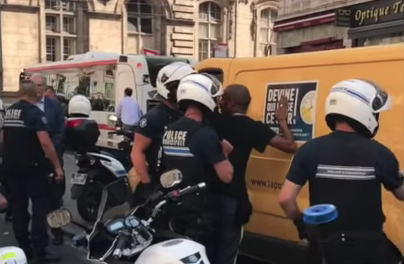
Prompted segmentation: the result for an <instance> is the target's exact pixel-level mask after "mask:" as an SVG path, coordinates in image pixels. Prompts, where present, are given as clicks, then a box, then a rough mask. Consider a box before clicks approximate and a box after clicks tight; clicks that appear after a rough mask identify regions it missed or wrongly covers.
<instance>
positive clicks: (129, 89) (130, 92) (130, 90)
mask: <svg viewBox="0 0 404 264" xmlns="http://www.w3.org/2000/svg"><path fill="white" fill-rule="evenodd" d="M124 93H125V95H126V96H132V93H133V90H132V88H129V87H128V88H125V91H124Z"/></svg>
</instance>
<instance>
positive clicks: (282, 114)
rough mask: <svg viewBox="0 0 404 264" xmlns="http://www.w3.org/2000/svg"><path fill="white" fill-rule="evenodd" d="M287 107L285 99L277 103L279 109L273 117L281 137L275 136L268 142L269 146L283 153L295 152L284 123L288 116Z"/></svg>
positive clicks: (290, 133)
mask: <svg viewBox="0 0 404 264" xmlns="http://www.w3.org/2000/svg"><path fill="white" fill-rule="evenodd" d="M287 107H288V101H287V98H286V97H282V98H281V101H280V102H279V107H278V109H276V113H275V117H276V119H277V121H278V126H279V129H280V130H281V132H282V136H279V135H276V136H274V137H272V138H271V139H270V141H269V145H271V146H272V147H274V148H277V149H279V150H282V151H284V152H288V153H293V152H295V151H296V143H295V140H294V139H293V135H292V132H291V131H290V129H289V126H288V123H287V121H286V120H287V114H288V113H287Z"/></svg>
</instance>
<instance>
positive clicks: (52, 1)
mask: <svg viewBox="0 0 404 264" xmlns="http://www.w3.org/2000/svg"><path fill="white" fill-rule="evenodd" d="M58 2H59V1H58V0H45V8H46V9H55V10H57V6H58Z"/></svg>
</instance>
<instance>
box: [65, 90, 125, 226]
mask: <svg viewBox="0 0 404 264" xmlns="http://www.w3.org/2000/svg"><path fill="white" fill-rule="evenodd" d="M90 112H91V103H90V101H89V100H88V99H87V98H86V97H85V96H83V95H75V96H74V97H73V98H72V99H70V101H69V105H68V114H69V116H68V118H67V120H66V135H65V145H66V148H67V149H70V150H73V151H74V152H75V154H74V156H75V163H76V165H77V166H78V167H79V169H78V171H77V172H76V173H74V174H73V175H72V178H71V183H72V188H71V199H72V200H76V205H77V210H78V212H79V215H80V216H81V218H82V219H83V220H85V221H87V222H94V221H95V220H96V218H97V210H98V206H99V203H100V201H101V194H102V190H103V188H104V187H105V186H106V185H107V184H109V183H111V182H113V181H115V180H116V179H119V178H126V177H127V173H126V169H125V167H124V166H123V165H122V163H121V162H120V161H119V160H118V159H116V158H115V157H114V156H113V155H112V154H110V153H108V152H105V151H100V150H99V149H97V147H96V143H97V140H98V137H99V136H100V131H99V129H98V124H97V122H96V121H95V120H93V119H90V118H89V115H90Z"/></svg>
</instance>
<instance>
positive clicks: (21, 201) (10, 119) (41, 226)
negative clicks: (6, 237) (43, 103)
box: [3, 100, 51, 257]
mask: <svg viewBox="0 0 404 264" xmlns="http://www.w3.org/2000/svg"><path fill="white" fill-rule="evenodd" d="M38 131H46V118H45V116H44V114H43V112H42V111H41V110H40V109H39V108H38V107H37V106H35V105H33V104H31V103H29V102H26V101H23V100H21V101H19V102H17V103H15V104H13V105H12V106H10V107H9V108H8V109H7V112H6V116H5V121H4V126H3V144H4V152H3V165H4V169H5V173H6V178H7V184H8V187H9V190H10V195H11V200H12V210H13V212H12V213H13V230H14V234H15V237H16V239H17V241H18V243H19V245H20V247H21V248H22V249H23V250H24V251H25V253H26V254H27V256H28V257H30V255H31V254H32V252H31V239H32V245H33V247H34V250H36V253H37V254H38V255H40V254H44V249H45V247H46V246H47V244H48V234H47V224H46V215H47V213H48V205H49V202H48V194H49V189H48V184H49V178H48V175H49V173H50V172H51V170H50V169H51V166H50V163H49V160H48V159H47V158H46V156H45V153H44V151H43V150H42V147H41V144H40V142H39V139H38V137H37V132H38ZM30 199H31V201H32V210H33V214H32V228H31V237H30V234H29V232H28V224H29V220H30V216H29V214H28V204H29V200H30Z"/></svg>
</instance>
